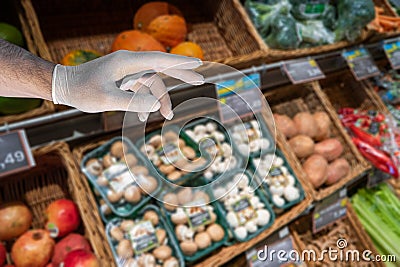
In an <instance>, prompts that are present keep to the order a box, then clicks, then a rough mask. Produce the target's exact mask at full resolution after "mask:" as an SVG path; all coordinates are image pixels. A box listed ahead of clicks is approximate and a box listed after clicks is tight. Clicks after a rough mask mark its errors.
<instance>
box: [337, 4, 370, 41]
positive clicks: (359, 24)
mask: <svg viewBox="0 0 400 267" xmlns="http://www.w3.org/2000/svg"><path fill="white" fill-rule="evenodd" d="M337 12H338V23H337V27H336V30H335V34H336V40H337V41H340V40H343V39H347V40H348V41H351V42H353V41H355V40H357V39H358V38H359V37H360V36H361V32H362V29H363V28H364V27H365V26H366V25H367V24H368V23H369V22H370V21H371V20H373V19H374V18H375V10H374V3H373V2H372V0H338V4H337Z"/></svg>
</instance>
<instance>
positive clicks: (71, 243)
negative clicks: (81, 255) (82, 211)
mask: <svg viewBox="0 0 400 267" xmlns="http://www.w3.org/2000/svg"><path fill="white" fill-rule="evenodd" d="M77 249H83V250H85V251H88V252H90V251H91V248H90V245H89V242H88V241H87V240H86V238H84V237H83V236H81V235H79V234H74V233H72V234H69V235H67V236H66V237H64V238H63V239H61V240H60V242H58V243H57V244H56V246H55V248H54V254H53V258H52V260H51V263H52V264H53V265H54V266H59V265H60V263H61V262H63V261H64V259H65V256H67V254H68V253H70V252H71V251H74V250H77Z"/></svg>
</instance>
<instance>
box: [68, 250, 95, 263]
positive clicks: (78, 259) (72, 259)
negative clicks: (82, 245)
mask: <svg viewBox="0 0 400 267" xmlns="http://www.w3.org/2000/svg"><path fill="white" fill-rule="evenodd" d="M63 266H64V267H100V263H99V261H98V260H97V258H96V256H95V255H94V254H93V253H92V252H88V251H85V250H83V249H78V250H74V251H72V252H70V253H68V255H67V256H66V257H65V260H64V265H63Z"/></svg>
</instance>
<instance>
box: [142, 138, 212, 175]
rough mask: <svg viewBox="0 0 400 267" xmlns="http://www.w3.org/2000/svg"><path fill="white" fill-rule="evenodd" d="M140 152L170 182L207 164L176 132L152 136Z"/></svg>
mask: <svg viewBox="0 0 400 267" xmlns="http://www.w3.org/2000/svg"><path fill="white" fill-rule="evenodd" d="M140 150H141V152H142V153H143V154H144V155H145V156H146V157H148V158H149V159H150V160H151V162H152V163H153V164H154V165H155V166H156V167H157V168H158V169H159V170H160V172H161V173H162V174H164V175H165V176H166V177H167V179H168V180H170V181H176V180H178V179H180V178H181V177H182V176H184V175H185V174H187V173H190V172H193V171H195V170H196V169H199V168H201V167H203V166H204V165H205V164H206V163H207V161H206V159H205V158H203V157H197V154H196V151H195V150H194V149H193V148H192V147H190V146H188V145H187V144H186V142H185V140H183V139H182V138H180V137H179V136H178V134H177V133H176V132H174V131H166V132H165V133H163V135H160V134H156V135H154V136H152V137H151V138H150V139H149V140H148V141H147V142H146V143H145V144H144V145H143V146H142V147H141V148H140Z"/></svg>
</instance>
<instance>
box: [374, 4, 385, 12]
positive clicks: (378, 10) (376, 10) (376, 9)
mask: <svg viewBox="0 0 400 267" xmlns="http://www.w3.org/2000/svg"><path fill="white" fill-rule="evenodd" d="M383 12H385V11H384V9H383V7H379V6H375V13H377V14H381V13H383Z"/></svg>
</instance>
